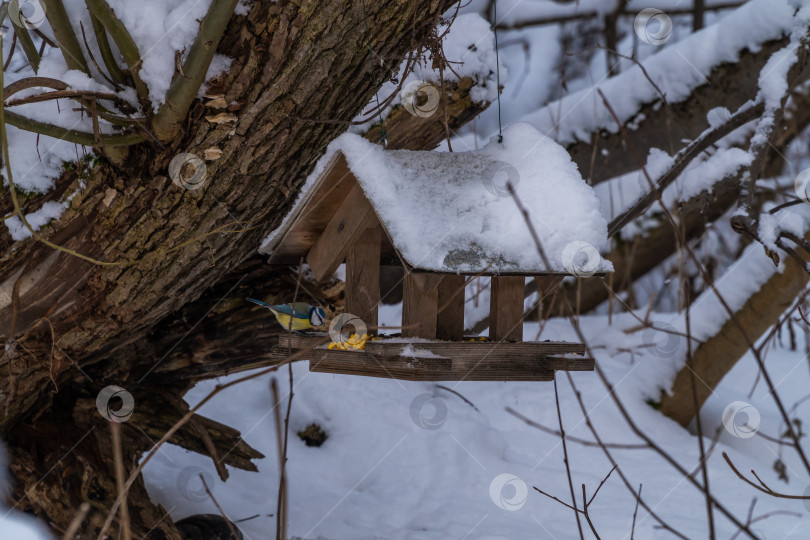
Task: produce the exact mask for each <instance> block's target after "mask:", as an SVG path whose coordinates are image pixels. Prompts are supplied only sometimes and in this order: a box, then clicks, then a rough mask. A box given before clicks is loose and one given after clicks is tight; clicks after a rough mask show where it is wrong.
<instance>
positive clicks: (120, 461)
mask: <svg viewBox="0 0 810 540" xmlns="http://www.w3.org/2000/svg"><path fill="white" fill-rule="evenodd" d="M110 431H111V432H112V442H113V457H114V459H115V486H116V488H117V489H118V496H119V497H121V530H122V531H123V534H124V540H132V531H131V530H130V527H129V508H128V506H127V494H126V489H125V488H124V476H125V474H126V473H125V471H124V456H123V451H122V449H121V424H119V423H118V422H116V421H111V422H110Z"/></svg>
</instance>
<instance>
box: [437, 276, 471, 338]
mask: <svg viewBox="0 0 810 540" xmlns="http://www.w3.org/2000/svg"><path fill="white" fill-rule="evenodd" d="M464 282H465V278H464V276H458V275H455V274H449V275H446V276H444V277H443V278H442V280H441V282H440V283H439V285H438V289H439V298H438V304H439V311H438V314H437V319H436V337H437V338H438V339H462V338H463V337H464Z"/></svg>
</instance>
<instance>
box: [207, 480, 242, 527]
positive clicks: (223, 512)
mask: <svg viewBox="0 0 810 540" xmlns="http://www.w3.org/2000/svg"><path fill="white" fill-rule="evenodd" d="M200 481H201V482H202V485H203V489H205V492H206V493H207V494H208V497H209V498H210V499H211V502H212V503H214V506H216V507H217V510H218V511H219V513H220V515H221V516H222V519H224V520H225V523H226V524H227V525H228V529H230V531H231V534H232V535H233V537H234V538H239V536H240V535H239V534H238V533H237V532H236V527H235V526H234V524H233V522H232V521H231V520H230V518H229V517H228V516H227V515H226V514H225V510H223V509H222V506H220V504H219V502H218V501H217V500H216V499H215V498H214V494H213V493H211V490H210V489H208V483H206V481H205V477H204V476H203V475H202V473H200Z"/></svg>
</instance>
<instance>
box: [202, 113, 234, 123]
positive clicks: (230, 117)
mask: <svg viewBox="0 0 810 540" xmlns="http://www.w3.org/2000/svg"><path fill="white" fill-rule="evenodd" d="M205 119H206V120H208V121H209V122H211V123H212V124H229V123H231V122H236V121H237V120H239V117H237V116H236V115H235V114H228V113H219V114H217V115H214V116H206V117H205Z"/></svg>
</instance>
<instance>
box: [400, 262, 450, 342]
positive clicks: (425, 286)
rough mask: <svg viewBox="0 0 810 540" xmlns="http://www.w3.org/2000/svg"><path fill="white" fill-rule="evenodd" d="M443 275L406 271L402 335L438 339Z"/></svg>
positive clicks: (403, 291)
mask: <svg viewBox="0 0 810 540" xmlns="http://www.w3.org/2000/svg"><path fill="white" fill-rule="evenodd" d="M442 277H443V276H442V275H441V274H427V273H420V272H408V271H407V270H406V271H405V280H404V282H403V285H402V335H403V336H405V337H420V338H425V339H436V322H437V310H438V307H439V290H438V285H439V282H440V281H441V279H442Z"/></svg>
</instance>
